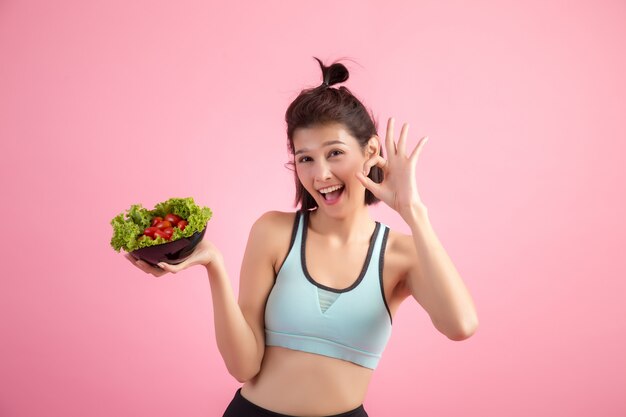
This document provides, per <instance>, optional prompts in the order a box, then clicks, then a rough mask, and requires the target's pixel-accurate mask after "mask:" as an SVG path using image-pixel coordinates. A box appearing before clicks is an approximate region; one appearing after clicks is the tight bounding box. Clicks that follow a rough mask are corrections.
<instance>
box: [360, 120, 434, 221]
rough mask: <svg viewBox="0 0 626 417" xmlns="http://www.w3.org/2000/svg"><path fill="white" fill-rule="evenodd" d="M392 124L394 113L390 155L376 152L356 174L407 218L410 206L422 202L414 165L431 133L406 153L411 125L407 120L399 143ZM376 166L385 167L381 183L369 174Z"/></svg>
mask: <svg viewBox="0 0 626 417" xmlns="http://www.w3.org/2000/svg"><path fill="white" fill-rule="evenodd" d="M393 127H394V119H393V117H392V118H389V121H388V123H387V136H386V138H385V149H386V152H385V153H386V155H387V159H384V158H383V157H382V156H380V155H378V154H376V155H374V156H373V157H371V158H370V159H368V160H367V161H366V162H365V164H364V165H363V172H357V173H356V177H357V178H358V179H359V180H360V181H361V184H363V186H364V187H365V188H367V189H368V190H370V191H371V192H372V193H373V194H374V195H375V196H376V197H377V198H379V199H380V200H382V201H384V202H385V203H386V204H387V205H388V206H389V207H391V208H392V209H394V210H395V211H397V212H398V213H399V214H400V215H401V216H402V218H403V219H405V220H407V219H409V218H410V217H409V216H410V214H411V210H413V209H415V208H419V207H420V206H423V204H422V201H421V200H420V197H419V194H418V192H417V184H416V180H415V168H416V166H417V158H418V157H419V154H420V152H421V150H422V147H423V146H424V144H425V143H426V141H427V140H428V136H424V137H423V138H421V139H420V141H419V142H418V144H417V145H416V146H415V149H413V151H412V152H411V154H410V155H409V156H407V153H406V137H407V134H408V132H409V125H408V123H405V124H404V125H403V126H402V131H401V132H400V139H399V140H398V145H397V147H396V143H395V141H394V139H393ZM373 166H379V167H380V168H381V169H382V170H383V173H384V179H383V182H381V183H380V184H377V183H375V182H374V181H372V180H371V179H369V178H368V177H367V175H368V174H369V172H370V169H371V168H372V167H373Z"/></svg>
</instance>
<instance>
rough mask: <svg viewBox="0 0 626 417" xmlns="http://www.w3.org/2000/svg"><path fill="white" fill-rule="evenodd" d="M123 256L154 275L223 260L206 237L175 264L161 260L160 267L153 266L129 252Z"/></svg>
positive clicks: (158, 275)
mask: <svg viewBox="0 0 626 417" xmlns="http://www.w3.org/2000/svg"><path fill="white" fill-rule="evenodd" d="M124 256H125V257H126V258H127V259H128V260H129V261H130V262H131V263H132V264H133V265H135V266H136V267H137V268H139V269H141V270H142V271H144V272H146V273H149V274H152V275H154V276H155V277H160V276H163V275H165V274H167V273H168V272H171V273H173V274H175V273H177V272H180V271H182V270H183V269H187V268H189V267H190V266H194V265H203V266H205V267H206V266H208V265H209V264H211V263H216V262H223V259H224V258H223V257H222V253H221V252H220V251H219V249H217V247H216V246H215V245H214V244H213V243H211V242H209V241H208V240H206V239H203V240H202V241H200V243H198V246H196V248H195V249H194V250H193V252H192V253H191V255H190V256H189V257H188V258H187V259H185V260H184V261H183V262H181V263H179V264H176V265H172V264H168V263H166V262H161V263H159V265H160V266H161V268H155V267H153V266H151V265H150V264H149V263H147V262H144V261H141V260H137V259H135V258H134V257H133V256H132V255H131V254H129V253H127V254H126V255H124Z"/></svg>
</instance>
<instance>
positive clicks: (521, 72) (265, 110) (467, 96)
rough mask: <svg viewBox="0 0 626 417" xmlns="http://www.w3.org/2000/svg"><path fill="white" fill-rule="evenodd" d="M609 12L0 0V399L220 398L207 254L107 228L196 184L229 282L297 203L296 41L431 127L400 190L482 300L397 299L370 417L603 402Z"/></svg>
mask: <svg viewBox="0 0 626 417" xmlns="http://www.w3.org/2000/svg"><path fill="white" fill-rule="evenodd" d="M159 3H160V4H159ZM507 3H509V4H507ZM174 4H175V5H174ZM624 21H626V4H625V3H624V2H623V1H599V2H582V1H578V2H572V1H569V2H565V1H552V2H543V1H530V2H496V1H492V2H446V3H443V2H438V1H431V2H425V1H420V2H408V1H393V0H392V1H385V2H378V3H377V2H362V1H342V2H337V1H317V2H287V1H275V0H273V1H263V2H230V3H226V2H219V3H218V2H207V1H196V0H187V1H182V2H174V3H172V2H156V3H155V2H153V1H145V0H138V1H132V2H127V1H107V2H95V1H91V2H87V1H78V0H63V1H56V2H45V1H19V2H18V1H17V0H4V1H3V2H1V3H0V138H1V141H0V144H1V148H0V150H1V151H2V156H3V161H2V163H1V164H0V170H1V181H2V190H3V197H2V203H3V210H2V213H3V214H4V216H6V219H7V223H8V228H7V227H6V226H5V229H4V239H2V243H0V244H1V245H2V252H3V253H4V254H5V255H7V256H5V257H4V258H3V259H2V266H1V267H0V268H1V270H2V273H1V274H2V278H1V279H0V415H2V416H6V417H22V416H38V417H45V416H64V417H74V416H91V417H100V416H123V417H126V416H129V417H130V416H148V415H149V416H152V417H160V416H172V415H179V416H198V417H200V416H221V413H222V412H223V410H224V408H225V407H226V405H227V404H228V402H229V401H230V399H231V398H232V395H233V393H234V391H235V389H236V388H237V387H238V386H239V383H238V382H237V381H236V380H235V379H234V378H232V377H231V376H230V375H229V374H228V372H227V371H226V368H225V366H224V364H223V362H222V359H221V357H220V355H219V352H218V350H217V346H216V342H215V335H214V331H213V316H212V314H213V310H212V304H211V295H210V287H209V283H208V281H207V277H206V273H205V271H204V270H203V269H202V268H200V267H196V268H192V269H190V270H187V271H185V272H184V273H180V274H177V275H171V276H167V277H164V278H161V279H155V278H152V277H151V276H146V275H145V274H143V273H141V272H140V271H139V270H136V269H134V268H132V267H131V265H129V264H128V262H127V261H126V260H125V259H123V257H122V255H121V254H118V253H116V252H114V251H113V250H112V249H111V247H110V246H109V240H110V237H111V226H110V225H109V221H110V219H111V218H112V217H113V216H114V215H116V214H117V213H119V212H121V211H122V210H124V209H126V208H128V207H129V206H130V204H133V203H142V204H143V205H144V206H146V207H152V206H153V205H154V204H155V203H157V202H159V201H162V200H165V199H167V198H169V197H173V196H193V197H194V198H195V199H196V202H198V203H199V204H202V205H207V206H209V207H211V208H212V209H213V211H214V217H213V219H212V220H211V221H210V223H209V228H208V231H207V238H208V239H210V240H211V241H212V242H214V243H215V244H216V245H218V246H219V247H220V248H221V249H222V251H223V252H224V254H225V257H226V261H227V266H228V270H229V272H230V278H231V281H232V284H233V287H234V289H235V291H237V289H238V273H239V266H240V262H241V258H242V256H243V250H244V248H245V243H246V239H247V236H248V231H249V228H250V226H251V225H252V223H253V222H254V220H255V219H256V218H258V217H259V216H260V215H261V214H262V213H264V212H265V211H267V210H283V211H290V210H294V208H293V205H292V196H293V191H292V188H293V187H292V176H291V175H292V174H291V172H290V171H288V170H287V169H286V168H285V167H284V163H285V162H287V160H288V154H287V150H286V136H285V131H284V128H285V125H284V121H283V116H284V111H285V109H286V107H287V105H288V104H289V102H290V101H291V100H292V99H293V98H295V96H296V95H297V93H298V92H299V91H300V89H301V88H304V87H307V86H313V85H318V84H319V83H320V77H319V70H318V68H317V65H316V62H315V61H314V60H313V58H312V56H313V55H316V56H319V57H320V58H322V59H324V60H325V61H326V62H330V61H332V60H334V59H336V58H340V57H344V56H347V57H350V58H351V59H353V61H346V64H347V65H348V68H349V69H350V70H351V78H350V80H349V81H348V83H347V84H346V85H347V86H348V87H349V88H350V89H352V90H353V91H354V92H355V93H356V94H357V95H358V96H359V97H361V98H362V99H363V101H364V102H365V103H366V104H367V105H368V106H369V107H371V108H372V109H373V111H374V113H375V114H376V116H377V117H378V120H379V122H380V127H381V133H382V132H384V126H385V121H386V120H387V118H388V117H389V116H395V117H396V119H397V120H398V122H397V123H401V122H404V121H407V122H410V123H411V126H412V128H411V129H412V132H411V133H412V134H411V136H412V138H411V140H412V141H413V142H412V143H413V144H415V143H416V142H417V139H418V138H419V137H420V136H422V135H426V134H428V135H429V136H430V140H429V142H428V143H427V144H426V147H425V148H424V150H423V152H422V156H421V158H420V163H419V165H418V173H417V175H418V187H419V190H420V194H421V196H422V198H423V199H424V202H425V203H426V205H427V206H428V207H429V211H430V214H431V220H432V223H433V225H434V226H435V230H436V231H437V233H438V235H439V237H440V239H441V240H442V242H443V243H444V245H445V247H446V249H447V250H448V252H449V254H450V255H451V257H452V259H453V260H454V262H455V265H456V266H457V268H458V269H459V272H460V273H461V275H462V277H463V278H464V280H465V282H466V284H467V286H468V287H469V289H470V291H471V292H472V294H473V296H474V299H475V302H476V306H477V309H478V313H479V318H480V328H479V330H478V332H477V333H476V334H475V335H474V336H473V337H472V338H470V339H468V340H466V341H464V342H452V341H450V340H448V339H447V338H446V337H445V336H443V335H442V334H440V333H438V332H437V330H436V329H435V328H434V326H433V325H432V323H431V322H430V320H429V318H428V316H427V314H426V313H425V312H424V310H422V309H421V307H420V306H419V305H418V304H417V303H416V302H415V301H414V300H412V299H410V300H409V301H407V302H406V303H405V304H404V305H403V306H402V307H401V308H400V311H399V313H398V316H397V319H396V320H395V321H394V333H393V336H392V338H391V341H390V343H389V345H388V347H387V350H386V352H385V356H384V357H383V360H382V361H381V364H380V366H379V368H378V369H377V370H376V372H375V374H374V379H373V382H372V385H371V388H370V391H369V396H368V399H367V400H366V403H365V406H366V409H367V410H368V411H369V413H370V415H371V416H372V417H390V416H458V415H464V416H482V417H489V416H509V417H516V416H520V417H521V416H524V417H525V416H529V415H532V416H536V417H540V416H553V415H559V416H589V415H599V416H603V417H607V416H623V415H625V414H626V406H625V404H626V403H625V402H624V401H623V396H624V394H625V390H624V387H625V386H626V359H625V356H624V352H625V351H626V340H625V334H626V332H625V330H626V326H625V324H624V317H625V313H626V308H625V307H624V305H625V303H624V301H623V297H624V294H625V293H626V284H625V280H624V278H625V277H626V274H625V272H626V271H625V269H626V267H625V264H624V259H625V256H624V243H625V242H624V235H625V232H626V227H625V226H626V225H625V223H626V222H625V220H624V213H625V207H624V205H625V198H624V195H625V193H624V191H625V189H624V183H625V181H624V180H625V174H626V170H625V168H624V164H623V159H624V152H625V151H626V146H625V144H624V143H625V139H626V123H625V122H624V114H625V113H626V112H625V108H626V81H625V80H626V78H625V77H624V74H626V59H625V56H626V55H625V54H624V43H625V41H626V25H624ZM372 213H373V215H375V217H376V218H377V219H379V220H381V221H383V222H387V223H388V224H389V225H391V226H392V227H393V228H396V229H398V230H400V231H403V232H407V233H408V232H409V229H408V227H407V226H406V225H405V224H404V223H403V222H402V220H401V218H400V217H399V216H398V215H397V214H396V213H395V212H393V211H392V210H391V209H390V208H388V207H386V206H379V207H377V208H375V209H373V210H372Z"/></svg>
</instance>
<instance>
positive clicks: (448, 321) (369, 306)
mask: <svg viewBox="0 0 626 417" xmlns="http://www.w3.org/2000/svg"><path fill="white" fill-rule="evenodd" d="M316 59H317V58H316ZM318 62H319V64H320V67H321V69H322V76H323V79H324V81H323V83H322V84H321V85H320V86H319V87H316V88H312V89H306V90H303V91H302V92H301V93H300V95H299V96H298V97H297V98H296V99H295V100H294V101H293V103H291V105H290V106H289V108H288V109H287V112H286V122H287V138H288V141H289V142H288V143H289V150H290V153H291V155H292V156H293V161H292V162H293V165H294V167H295V170H294V174H295V183H296V205H297V204H300V209H299V210H298V211H297V212H295V213H284V212H279V211H271V212H267V213H265V214H263V215H262V216H261V217H260V218H259V219H258V220H257V221H256V222H255V223H254V225H253V226H252V229H251V231H250V235H249V240H248V244H247V247H246V250H245V255H244V258H243V263H242V267H241V275H240V286H239V300H238V302H236V301H235V297H234V294H233V291H232V287H231V284H230V280H229V277H228V276H227V274H226V268H225V266H224V259H223V257H222V255H221V253H220V251H219V250H218V249H217V248H216V247H215V246H214V245H213V244H212V243H210V242H209V241H207V240H206V239H205V240H204V241H202V242H201V243H200V244H199V245H198V247H197V248H196V250H195V251H194V253H193V254H192V256H191V257H190V258H188V259H187V260H186V261H185V262H183V263H181V264H179V265H169V264H162V265H160V266H161V269H157V268H152V267H150V266H149V265H148V264H145V263H143V262H141V261H138V262H136V263H135V260H134V258H132V257H130V256H129V257H128V258H129V260H131V262H133V263H135V265H136V266H138V267H139V268H141V269H142V270H144V271H146V272H148V273H151V274H153V275H155V276H161V275H163V274H166V273H168V272H172V273H177V272H179V271H181V270H183V269H186V268H188V267H190V266H192V265H203V266H205V267H206V268H207V271H208V275H209V280H210V285H211V293H212V300H213V309H214V317H215V332H216V339H217V343H218V347H219V350H220V353H221V354H222V357H223V359H224V362H225V363H226V367H227V369H228V371H229V372H230V374H231V375H233V376H234V377H235V378H236V379H237V380H238V381H239V382H241V383H243V386H242V387H241V388H240V389H238V390H237V392H236V393H235V396H234V398H233V400H232V401H231V403H230V404H229V406H228V408H227V410H226V412H225V414H224V417H240V416H241V417H243V416H245V417H254V416H276V417H280V416H283V417H287V416H291V417H294V416H342V417H348V416H350V417H360V416H367V413H366V411H365V409H364V407H363V401H364V399H365V395H366V392H367V389H368V384H369V382H370V379H371V376H372V372H373V370H374V369H375V368H376V366H377V364H378V361H379V359H380V357H381V354H382V352H383V350H384V348H385V345H386V344H387V341H388V339H389V337H390V335H391V327H392V323H393V316H394V315H395V313H396V311H397V309H398V307H399V306H400V304H401V303H402V302H403V301H404V300H405V299H406V298H408V297H409V296H412V297H413V298H415V300H416V301H417V302H418V303H419V305H421V306H422V307H423V308H424V309H425V310H426V311H427V313H428V314H429V316H430V318H431V320H432V322H433V324H434V326H435V327H436V328H437V330H439V331H440V332H441V333H443V334H445V335H446V336H447V337H448V338H450V339H451V340H463V339H466V338H468V337H470V336H471V335H472V334H473V333H474V332H475V331H476V328H477V326H478V318H477V315H476V311H475V308H474V305H473V301H472V298H471V296H470V294H469V292H468V291H467V289H466V287H465V285H464V283H463V281H462V279H461V277H460V276H459V274H458V272H457V271H456V269H455V267H454V265H453V263H452V261H451V260H450V258H449V257H448V255H447V253H446V251H445V250H444V248H443V246H442V245H441V243H440V242H439V240H438V238H437V236H436V234H435V232H434V230H433V228H432V227H431V224H430V222H429V219H428V211H427V209H426V206H425V205H424V204H423V202H422V201H421V200H420V197H419V194H418V192H417V185H416V181H415V168H416V164H417V160H418V156H419V154H420V152H421V149H422V148H423V146H424V144H425V143H426V140H427V138H422V139H421V140H420V141H419V143H418V144H417V146H416V147H415V148H414V149H413V150H412V152H411V153H410V154H409V153H408V152H407V149H406V141H407V136H408V130H409V126H408V125H407V124H404V125H403V127H402V130H401V132H400V137H399V140H398V142H397V143H396V142H395V140H394V120H393V119H392V118H391V119H389V122H388V124H387V132H386V137H385V151H386V152H385V154H386V158H384V157H383V153H382V146H381V143H380V139H379V137H378V135H377V133H376V126H375V123H374V122H373V120H372V117H371V116H370V114H369V113H368V111H367V110H366V109H365V107H364V106H363V104H362V103H361V102H360V101H359V100H358V99H357V98H356V97H355V96H354V95H353V94H352V93H351V92H350V91H349V90H348V89H347V88H345V87H340V88H332V87H331V86H332V85H334V84H337V83H340V82H343V81H346V80H347V79H348V71H347V69H346V67H345V66H343V65H342V64H340V63H334V64H333V65H331V66H330V67H326V66H324V65H323V63H322V62H321V61H320V60H319V59H318ZM381 200H382V201H383V202H384V203H385V204H387V205H388V206H389V207H391V208H392V209H393V210H396V211H397V212H398V213H399V214H400V216H402V218H403V219H404V221H406V223H407V224H408V225H409V226H410V229H411V232H412V234H411V235H405V234H402V233H398V232H396V231H393V230H390V229H389V227H388V226H386V225H385V224H382V223H380V222H378V221H375V220H373V219H372V218H371V217H370V215H369V211H368V208H367V206H368V205H371V204H375V203H378V202H379V201H381Z"/></svg>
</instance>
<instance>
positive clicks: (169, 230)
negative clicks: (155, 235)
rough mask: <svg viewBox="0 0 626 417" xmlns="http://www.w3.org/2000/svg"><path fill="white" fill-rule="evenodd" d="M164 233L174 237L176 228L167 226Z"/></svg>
mask: <svg viewBox="0 0 626 417" xmlns="http://www.w3.org/2000/svg"><path fill="white" fill-rule="evenodd" d="M163 233H165V234H166V235H167V236H168V239H169V238H171V237H172V235H173V234H174V228H173V227H171V226H170V227H166V228H165V229H163Z"/></svg>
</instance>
